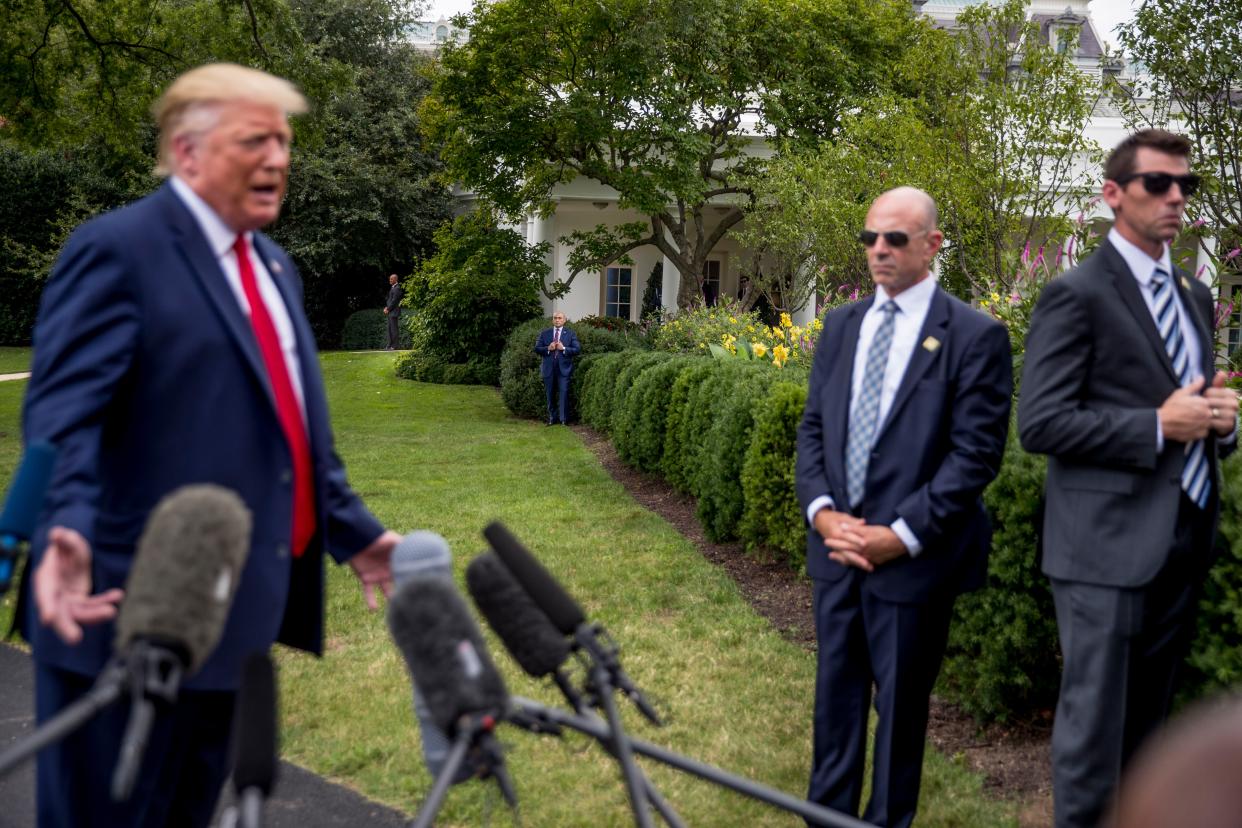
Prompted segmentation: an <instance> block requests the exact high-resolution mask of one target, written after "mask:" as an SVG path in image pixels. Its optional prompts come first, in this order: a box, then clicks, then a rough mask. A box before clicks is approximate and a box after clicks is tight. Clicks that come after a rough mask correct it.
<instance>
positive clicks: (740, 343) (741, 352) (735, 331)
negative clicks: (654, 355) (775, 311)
mask: <svg viewBox="0 0 1242 828" xmlns="http://www.w3.org/2000/svg"><path fill="white" fill-rule="evenodd" d="M822 329H823V323H822V322H821V321H820V320H819V319H812V320H811V322H810V324H809V325H807V327H806V328H801V327H799V326H797V325H795V324H794V323H793V320H791V319H790V318H789V314H787V313H782V314H781V315H780V320H779V322H778V324H777V325H775V326H773V327H768V326H767V325H765V324H764V323H763V321H762V319H760V317H759V314H758V313H757V312H756V311H747V312H742V310H741V304H740V303H738V302H734V301H732V300H726V301H724V302H721V303H720V304H718V305H716V306H715V307H712V308H692V309H690V310H686V311H682V312H680V313H679V314H678V315H677V316H675V317H673V318H672V319H667V320H665V321H663V322H662V323H661V324H660V326H659V327H658V328H656V330H655V332H654V333H653V334H652V342H653V343H654V345H655V347H656V348H658V349H660V350H663V351H673V352H676V353H707V352H708V351H711V352H713V353H715V354H716V355H718V356H724V355H725V354H726V353H728V354H733V355H736V356H741V357H743V358H745V359H756V360H759V361H763V362H767V363H770V364H772V365H774V366H776V367H777V368H783V367H784V366H785V365H786V364H789V363H792V364H795V365H799V366H801V367H803V368H810V366H811V359H812V357H813V356H814V353H815V343H816V342H817V341H819V334H820V331H821V330H822Z"/></svg>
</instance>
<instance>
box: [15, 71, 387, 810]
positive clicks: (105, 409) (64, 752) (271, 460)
mask: <svg viewBox="0 0 1242 828" xmlns="http://www.w3.org/2000/svg"><path fill="white" fill-rule="evenodd" d="M305 108H306V103H305V101H304V100H303V98H302V96H301V95H300V94H299V93H298V92H297V90H296V89H294V87H293V86H292V85H291V84H289V83H288V82H286V81H284V80H281V79H279V78H275V77H272V76H271V75H267V74H265V73H262V72H257V71H254V70H251V69H246V68H243V67H240V66H234V65H227V64H216V65H209V66H203V67H200V68H197V69H194V70H191V71H189V72H187V73H185V74H184V75H182V76H181V77H180V78H178V79H177V80H176V81H175V82H174V83H173V84H172V86H170V87H169V88H168V90H167V91H166V92H165V93H164V95H163V97H162V98H161V99H160V100H159V102H158V103H157V104H156V106H155V115H156V118H157V120H158V122H159V128H160V164H159V171H160V172H162V173H166V174H170V178H169V181H168V183H167V184H165V185H164V186H163V187H161V188H160V189H158V190H157V191H156V192H154V193H153V194H151V195H150V196H147V197H146V198H144V199H142V200H140V201H138V202H136V203H134V204H131V205H129V206H127V207H124V208H122V209H119V210H116V211H114V212H111V213H108V214H106V215H103V216H101V217H99V218H96V219H94V220H92V221H89V222H87V223H86V224H84V225H83V226H82V227H80V228H78V229H77V231H75V232H74V234H73V235H72V236H71V237H70V239H69V241H68V242H67V243H66V245H65V248H64V250H63V251H62V252H61V256H60V258H59V260H58V262H57V264H56V267H55V269H54V270H53V272H52V275H51V278H50V279H49V281H48V284H47V287H46V289H45V290H44V294H43V299H42V302H41V306H40V311H39V318H38V322H37V323H36V327H35V332H34V342H35V356H34V364H33V366H32V377H31V380H30V386H29V388H28V390H27V393H26V401H25V410H24V412H23V427H24V433H25V439H26V441H27V443H30V442H34V441H38V440H46V441H49V442H51V443H53V444H55V445H57V446H58V447H59V449H60V454H59V462H58V464H57V467H56V471H55V474H54V477H53V480H52V484H51V487H50V489H49V494H48V498H47V502H46V504H45V510H44V520H43V522H42V525H41V527H40V529H39V530H38V531H37V534H36V538H35V539H34V542H33V543H32V549H35V550H38V551H37V553H36V554H35V555H34V557H33V560H32V561H31V564H32V567H31V568H32V569H33V571H34V576H33V579H32V585H31V586H32V593H33V599H34V600H33V601H31V602H30V604H31V606H30V607H29V612H28V613H27V614H26V615H25V617H23V618H22V619H21V620H22V622H23V633H24V635H25V636H26V638H27V639H28V640H29V641H30V642H31V643H32V645H33V648H34V661H35V668H36V687H35V702H36V715H37V718H38V719H39V720H40V721H45V720H47V719H48V718H49V717H51V716H53V715H55V714H56V713H57V712H58V711H59V710H61V709H63V708H64V707H66V706H67V705H69V704H72V703H73V702H74V700H76V699H77V698H79V697H81V695H82V694H83V693H84V692H86V690H87V689H88V688H89V687H90V685H91V682H92V680H93V678H94V677H95V675H97V674H98V672H99V671H100V669H101V667H102V666H103V664H104V662H105V661H106V660H107V658H108V656H109V655H110V652H111V645H112V641H113V630H112V627H111V624H101V625H99V626H94V627H89V628H87V629H85V630H83V628H82V626H81V625H82V624H83V623H92V622H100V621H104V620H106V619H107V618H108V617H110V616H111V615H112V613H113V604H114V603H115V601H116V600H117V599H118V597H119V588H120V587H121V586H123V585H124V583H125V580H126V577H127V575H128V574H129V570H130V566H131V563H132V560H133V554H134V547H135V543H136V541H137V539H138V536H139V534H140V532H141V531H142V529H143V525H144V523H145V522H146V519H147V515H148V514H149V512H150V511H151V509H152V508H153V507H154V506H155V504H156V502H157V501H159V499H160V498H161V497H163V496H164V495H166V494H168V493H169V492H171V491H173V490H174V489H177V488H179V487H181V486H183V485H186V484H190V483H202V482H210V483H215V484H218V485H221V486H225V487H227V488H230V489H232V490H234V491H236V492H237V493H238V494H239V495H240V496H241V498H242V500H243V501H244V502H245V503H246V505H247V506H248V507H249V509H250V511H251V513H252V514H253V520H254V524H253V534H252V546H251V549H250V552H249V556H248V558H247V561H246V566H245V569H244V570H243V574H242V577H241V582H240V584H239V585H238V588H237V591H236V597H235V599H234V604H233V607H232V611H231V613H230V615H229V618H228V621H227V623H226V625H225V628H224V631H223V634H222V636H221V639H220V642H219V645H218V646H217V648H216V650H215V651H214V652H213V653H212V654H211V656H210V657H209V658H208V660H207V661H206V663H205V664H204V665H203V666H202V668H201V669H200V670H199V671H198V672H197V673H196V674H195V675H194V676H192V677H190V678H189V679H188V680H187V681H186V682H185V683H184V684H183V686H182V689H181V691H180V693H179V696H178V700H177V703H176V705H175V706H174V707H173V708H172V709H171V710H170V711H168V712H167V713H166V714H164V715H161V716H159V717H158V718H157V720H156V722H155V725H154V729H153V731H152V733H151V737H150V741H149V743H148V746H147V750H146V752H145V759H144V763H143V766H142V770H141V771H140V775H139V778H138V782H137V788H136V789H135V791H134V793H133V795H132V796H131V798H130V800H129V801H128V802H127V803H122V804H116V803H113V802H112V801H111V798H110V796H109V792H108V783H109V776H110V774H109V773H108V769H110V768H111V766H112V763H113V762H114V761H115V757H116V756H117V753H118V748H119V745H120V743H121V734H122V731H123V728H124V725H125V720H126V715H127V711H126V709H125V708H124V706H116V707H113V708H111V709H109V710H107V711H105V712H103V713H102V714H101V715H99V716H98V717H96V718H95V719H93V720H92V721H91V722H90V723H89V724H88V725H86V726H85V727H84V728H82V729H81V730H79V731H77V732H76V733H75V734H73V735H72V736H70V737H69V738H68V739H66V740H65V741H63V742H60V743H59V744H57V745H55V746H53V747H51V748H48V749H47V750H45V751H43V752H42V753H41V754H40V756H39V763H38V786H37V787H38V810H39V825H40V826H43V828H46V827H47V826H76V825H109V826H131V825H185V826H205V825H207V824H208V822H209V820H210V818H211V815H212V811H213V809H214V807H215V803H216V799H217V797H218V794H219V791H220V787H221V785H222V783H223V781H224V779H225V777H226V776H227V774H228V767H227V764H228V763H227V748H228V736H229V733H230V731H231V728H230V726H229V724H230V720H231V718H232V713H233V700H234V696H235V692H236V689H237V685H238V680H239V675H240V668H241V664H242V661H243V659H244V658H245V657H246V656H247V655H249V654H250V653H252V652H255V651H262V650H266V649H267V648H268V647H269V646H270V645H271V644H272V642H273V641H274V640H277V639H279V640H281V641H284V642H285V643H287V644H290V645H292V646H295V647H299V648H302V649H306V650H310V651H313V652H319V651H321V649H322V642H323V553H324V552H325V551H326V552H328V553H329V554H331V555H332V557H333V558H335V559H336V560H337V561H338V562H344V561H349V563H350V565H351V566H352V567H353V569H354V571H355V573H356V574H357V576H358V578H359V579H360V580H361V582H362V584H363V588H364V591H365V594H366V598H367V602H368V604H370V605H371V606H372V607H374V605H375V596H374V589H375V587H377V586H378V587H381V588H382V589H383V590H384V591H385V592H387V591H388V589H389V588H390V566H389V562H390V557H391V553H392V549H393V547H394V545H395V544H396V542H397V541H398V540H399V536H398V535H396V534H395V533H393V532H390V531H385V529H384V527H383V526H382V525H381V524H380V523H379V522H378V521H377V520H376V519H375V518H374V517H373V516H372V515H371V514H370V512H368V511H367V509H366V508H365V507H364V506H363V504H362V502H361V501H360V500H359V499H358V497H357V496H356V495H355V494H354V493H353V491H352V490H351V489H350V488H349V485H348V483H347V482H346V479H345V470H344V469H343V468H342V466H341V463H340V461H339V459H338V458H337V457H336V454H335V452H334V450H333V445H332V433H331V430H330V427H329V420H328V410H327V401H326V399H325V396H324V388H323V379H322V377H321V376H320V372H319V364H318V360H317V355H316V353H315V347H314V340H313V337H312V335H311V329H310V326H309V324H308V323H307V320H306V316H305V313H304V312H303V309H302V285H301V282H300V280H299V278H298V274H297V270H296V269H295V267H294V265H293V262H292V261H291V260H290V259H289V257H288V256H287V255H286V254H285V253H284V251H282V250H281V249H280V248H279V247H277V246H276V245H275V244H274V243H273V242H272V241H271V240H270V239H268V238H267V237H266V236H263V235H262V234H261V233H258V232H257V231H258V229H259V228H260V227H263V226H265V225H267V224H269V223H271V222H272V221H273V220H275V219H276V217H277V215H278V213H279V211H280V205H281V200H282V198H283V196H284V193H285V185H286V181H287V176H288V170H289V143H290V139H291V137H292V133H291V130H290V128H289V124H288V121H287V114H289V113H299V112H303V111H305ZM92 588H93V589H94V590H95V591H96V594H95V595H93V596H92V595H91V592H92Z"/></svg>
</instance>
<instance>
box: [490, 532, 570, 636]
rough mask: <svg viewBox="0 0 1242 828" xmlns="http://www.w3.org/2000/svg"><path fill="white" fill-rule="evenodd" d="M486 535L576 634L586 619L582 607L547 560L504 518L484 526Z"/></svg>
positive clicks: (561, 624) (540, 601) (555, 618)
mask: <svg viewBox="0 0 1242 828" xmlns="http://www.w3.org/2000/svg"><path fill="white" fill-rule="evenodd" d="M483 537H485V538H487V542H488V544H490V545H491V547H492V549H494V550H496V554H497V555H499V556H500V559H501V560H502V561H504V562H505V566H507V567H509V571H510V572H512V573H513V576H514V577H515V578H517V579H518V582H519V583H520V584H521V585H522V588H523V589H525V590H526V592H527V593H528V594H529V595H530V597H531V598H532V599H533V600H534V602H535V603H536V604H537V605H538V606H539V607H540V608H541V609H542V610H543V611H544V613H546V614H547V616H548V618H549V619H551V621H552V623H553V624H555V625H556V628H557V629H558V630H560V631H561V632H562V633H564V634H565V635H573V634H574V633H575V632H576V631H577V630H578V627H579V626H580V625H582V624H585V623H586V616H585V615H584V614H583V612H582V607H580V606H578V604H577V602H576V601H574V599H573V598H570V597H569V594H568V593H567V592H565V590H564V589H562V588H561V585H560V584H558V583H557V582H556V579H555V578H553V577H552V576H551V575H550V574H548V570H546V569H544V568H543V564H541V563H539V561H537V560H535V556H534V555H532V554H530V552H528V551H527V549H526V547H524V546H523V545H522V544H521V542H520V541H518V539H517V538H515V537H514V536H513V533H512V532H510V531H509V530H508V529H506V528H505V527H504V524H502V523H500V521H493V522H492V523H490V524H488V525H487V527H486V528H484V529H483Z"/></svg>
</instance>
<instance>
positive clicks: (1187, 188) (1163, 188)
mask: <svg viewBox="0 0 1242 828" xmlns="http://www.w3.org/2000/svg"><path fill="white" fill-rule="evenodd" d="M1136 178H1141V179H1143V189H1144V190H1146V191H1147V192H1149V193H1151V194H1152V195H1164V194H1165V193H1167V192H1168V191H1169V188H1170V187H1172V186H1173V182H1174V181H1176V182H1177V186H1178V187H1179V188H1180V189H1181V191H1182V195H1184V196H1186V198H1190V197H1191V196H1192V195H1194V194H1195V190H1198V189H1199V176H1197V175H1195V174H1194V173H1189V174H1187V175H1172V174H1170V173H1162V172H1141V173H1130V174H1129V175H1123V176H1121V177H1120V178H1118V179H1117V183H1118V184H1119V185H1121V186H1122V187H1124V186H1126V185H1127V184H1129V183H1130V182H1131V181H1133V180H1134V179H1136Z"/></svg>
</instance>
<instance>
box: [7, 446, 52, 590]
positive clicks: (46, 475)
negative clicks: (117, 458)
mask: <svg viewBox="0 0 1242 828" xmlns="http://www.w3.org/2000/svg"><path fill="white" fill-rule="evenodd" d="M56 455H57V448H56V446H54V445H52V444H51V443H44V442H38V443H31V444H30V445H29V446H27V447H26V453H25V454H24V455H23V456H22V462H21V465H19V466H18V467H17V473H16V474H14V475H13V483H12V485H11V486H9V496H8V498H7V499H6V500H5V502H4V511H3V512H0V595H4V593H5V592H7V591H8V589H9V584H11V583H12V582H13V569H14V567H15V566H16V564H17V554H18V551H19V547H20V545H21V543H22V541H28V540H30V536H31V535H32V534H33V533H34V528H35V523H36V522H38V520H39V512H40V511H41V510H42V508H43V498H44V497H45V496H46V495H47V487H48V484H49V483H50V482H51V481H52V471H53V470H54V469H55V468H56Z"/></svg>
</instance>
